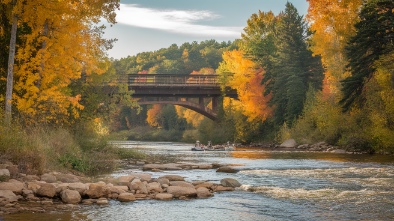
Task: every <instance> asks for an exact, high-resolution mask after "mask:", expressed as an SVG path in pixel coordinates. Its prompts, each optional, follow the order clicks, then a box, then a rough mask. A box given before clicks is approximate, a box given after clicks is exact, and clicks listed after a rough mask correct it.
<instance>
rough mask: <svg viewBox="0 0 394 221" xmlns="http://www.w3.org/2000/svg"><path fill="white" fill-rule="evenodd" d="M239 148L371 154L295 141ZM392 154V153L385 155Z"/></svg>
mask: <svg viewBox="0 0 394 221" xmlns="http://www.w3.org/2000/svg"><path fill="white" fill-rule="evenodd" d="M237 148H260V149H264V150H268V151H309V152H328V153H346V154H369V153H371V152H370V151H365V150H359V149H357V148H351V147H339V146H334V145H330V144H327V143H326V142H324V141H322V142H318V143H315V144H297V143H296V141H295V140H294V139H288V140H285V141H284V142H283V143H281V144H275V143H254V144H248V145H242V144H238V145H237ZM383 154H390V153H383Z"/></svg>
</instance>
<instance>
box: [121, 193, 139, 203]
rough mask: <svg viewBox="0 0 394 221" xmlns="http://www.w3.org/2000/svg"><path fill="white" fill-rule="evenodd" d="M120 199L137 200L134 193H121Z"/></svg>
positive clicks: (125, 200)
mask: <svg viewBox="0 0 394 221" xmlns="http://www.w3.org/2000/svg"><path fill="white" fill-rule="evenodd" d="M118 200H119V201H120V202H130V201H135V200H136V199H135V196H134V194H132V193H121V194H119V196H118Z"/></svg>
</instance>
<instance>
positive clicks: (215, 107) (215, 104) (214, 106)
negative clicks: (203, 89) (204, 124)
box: [212, 97, 218, 113]
mask: <svg viewBox="0 0 394 221" xmlns="http://www.w3.org/2000/svg"><path fill="white" fill-rule="evenodd" d="M212 110H213V111H214V112H215V113H216V112H217V110H218V97H212Z"/></svg>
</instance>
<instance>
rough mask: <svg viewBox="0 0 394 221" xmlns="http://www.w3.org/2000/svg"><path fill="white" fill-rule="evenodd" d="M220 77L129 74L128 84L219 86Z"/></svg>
mask: <svg viewBox="0 0 394 221" xmlns="http://www.w3.org/2000/svg"><path fill="white" fill-rule="evenodd" d="M218 79H219V78H218V75H216V74H210V75H203V74H192V75H169V74H129V75H128V84H129V86H133V85H146V86H148V85H207V86H208V85H209V86H219V80H218Z"/></svg>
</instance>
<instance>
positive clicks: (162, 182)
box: [156, 178, 170, 185]
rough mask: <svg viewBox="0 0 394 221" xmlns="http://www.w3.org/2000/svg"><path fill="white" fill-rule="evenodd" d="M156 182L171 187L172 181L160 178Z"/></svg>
mask: <svg viewBox="0 0 394 221" xmlns="http://www.w3.org/2000/svg"><path fill="white" fill-rule="evenodd" d="M156 182H158V183H160V185H163V184H166V185H170V180H169V179H167V178H159V179H157V180H156Z"/></svg>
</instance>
